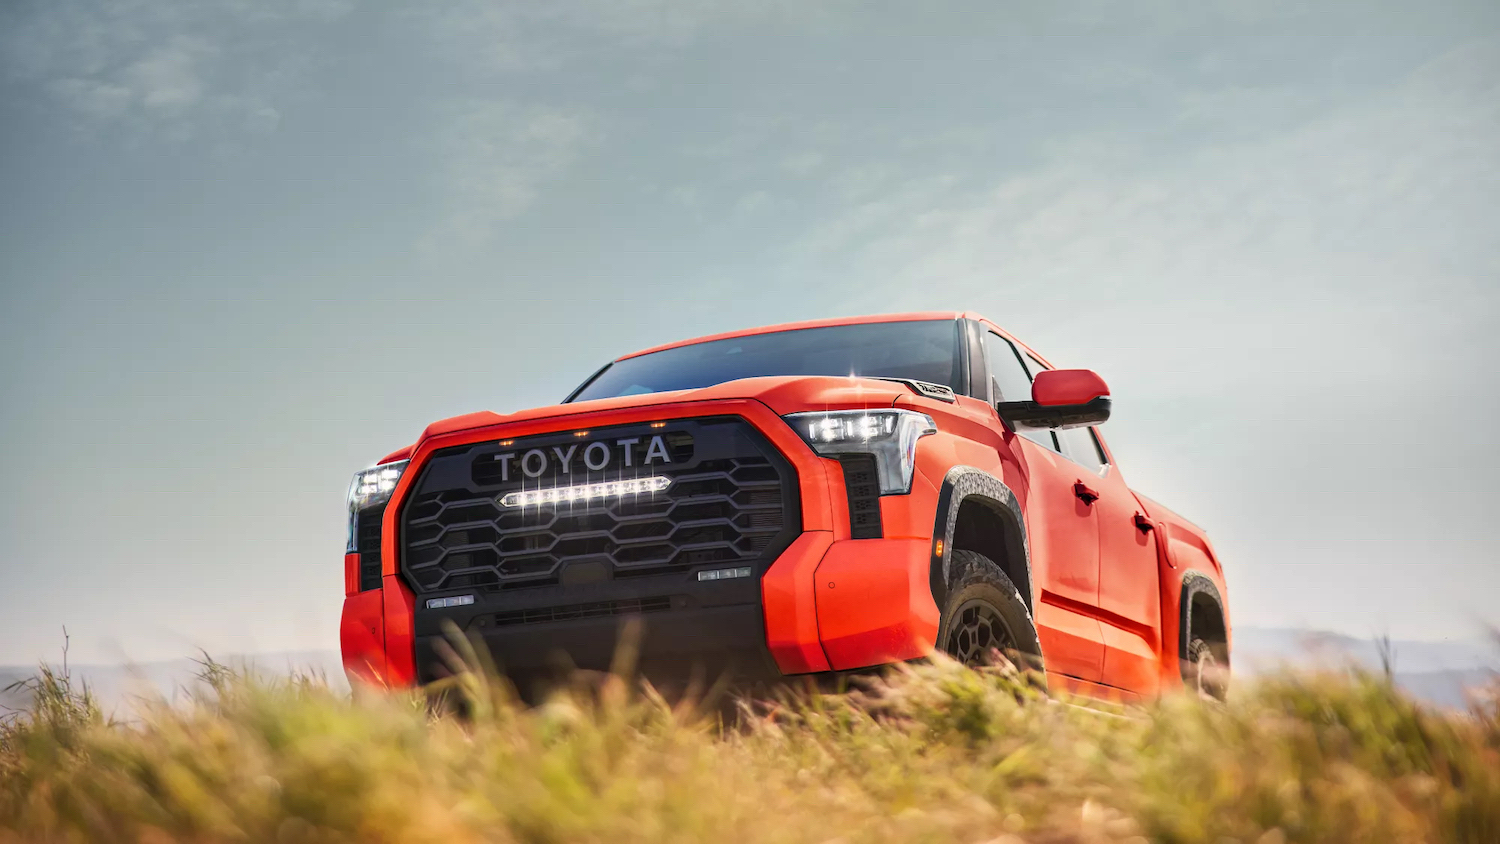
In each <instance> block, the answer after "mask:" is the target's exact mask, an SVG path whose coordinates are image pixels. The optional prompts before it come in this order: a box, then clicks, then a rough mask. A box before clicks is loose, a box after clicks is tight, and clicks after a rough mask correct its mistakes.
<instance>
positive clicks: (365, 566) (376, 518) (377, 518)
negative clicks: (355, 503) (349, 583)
mask: <svg viewBox="0 0 1500 844" xmlns="http://www.w3.org/2000/svg"><path fill="white" fill-rule="evenodd" d="M384 521H385V505H384V504H382V505H380V506H379V507H371V508H370V509H368V510H361V511H359V524H358V525H357V530H358V531H359V532H358V534H357V535H356V542H357V543H358V545H357V546H356V547H358V548H359V591H361V592H368V591H370V590H371V589H379V588H380V525H381V523H382V522H384Z"/></svg>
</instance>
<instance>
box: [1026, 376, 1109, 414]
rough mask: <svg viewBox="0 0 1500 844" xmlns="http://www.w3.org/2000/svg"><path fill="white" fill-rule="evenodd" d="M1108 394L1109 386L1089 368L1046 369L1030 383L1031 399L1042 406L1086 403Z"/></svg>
mask: <svg viewBox="0 0 1500 844" xmlns="http://www.w3.org/2000/svg"><path fill="white" fill-rule="evenodd" d="M1107 395H1109V386H1108V385H1107V384H1105V383H1104V379H1103V378H1100V377H1099V374H1098V373H1096V372H1094V371H1093V370H1091V369H1047V370H1043V371H1041V372H1038V373H1037V374H1036V380H1035V381H1033V382H1032V383H1031V399H1032V401H1034V402H1036V403H1037V404H1039V405H1041V406H1043V407H1059V406H1064V405H1077V404H1088V403H1089V402H1091V401H1093V400H1094V399H1097V398H1099V397H1101V396H1107Z"/></svg>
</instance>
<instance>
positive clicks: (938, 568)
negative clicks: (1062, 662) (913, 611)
mask: <svg viewBox="0 0 1500 844" xmlns="http://www.w3.org/2000/svg"><path fill="white" fill-rule="evenodd" d="M932 533H933V536H934V537H937V538H939V539H941V540H942V542H943V544H942V553H941V554H939V553H936V551H934V553H933V556H932V568H931V573H930V586H931V588H932V599H933V600H934V601H935V602H936V603H937V605H938V608H939V609H941V608H942V607H943V606H944V605H945V604H946V603H947V599H948V592H949V586H950V584H952V583H953V578H954V575H955V572H954V571H953V552H954V551H955V550H958V549H960V548H962V549H966V550H970V551H976V552H978V553H980V554H983V555H984V556H986V557H988V558H990V559H991V560H993V561H994V563H995V565H997V566H999V567H1000V569H1001V570H1002V571H1004V572H1005V575H1006V577H1009V578H1010V579H1011V582H1012V583H1013V584H1015V587H1016V590H1017V591H1018V592H1020V593H1021V597H1022V599H1023V600H1024V601H1025V602H1026V609H1027V610H1028V611H1029V612H1032V613H1035V612H1036V602H1035V584H1034V583H1033V581H1032V577H1031V546H1030V544H1029V543H1028V541H1027V537H1026V519H1025V517H1024V516H1023V515H1022V513H1021V504H1020V502H1019V501H1018V500H1017V498H1016V495H1015V493H1014V492H1012V491H1011V489H1010V487H1008V486H1006V485H1005V482H1004V481H1001V480H1000V479H999V478H997V477H995V476H994V475H991V474H990V473H988V472H986V471H984V470H983V469H978V468H975V467H973V466H955V467H953V468H952V469H949V470H948V474H947V475H945V476H944V478H943V484H942V487H941V488H940V490H939V492H938V506H937V516H936V521H935V523H934V525H933V531H932Z"/></svg>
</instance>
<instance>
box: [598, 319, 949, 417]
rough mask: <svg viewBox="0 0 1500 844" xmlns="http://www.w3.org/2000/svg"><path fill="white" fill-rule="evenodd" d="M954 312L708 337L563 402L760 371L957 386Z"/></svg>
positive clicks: (626, 365) (705, 383) (627, 364)
mask: <svg viewBox="0 0 1500 844" xmlns="http://www.w3.org/2000/svg"><path fill="white" fill-rule="evenodd" d="M958 326H959V323H958V322H957V321H956V320H952V319H943V320H920V321H916V322H867V323H858V324H855V325H834V326H828V327H826V328H802V329H796V330H792V331H774V332H771V333H768V334H752V335H749V336H747V337H731V338H729V339H725V340H710V341H707V342H704V343H694V344H692V345H690V346H678V347H677V348H675V349H664V350H662V351H660V352H652V353H650V354H646V355H640V356H639V357H633V358H627V359H625V360H621V361H616V362H615V363H613V364H611V365H610V366H608V367H606V368H605V369H604V370H603V371H602V372H600V373H599V374H598V375H596V376H594V378H593V380H591V381H589V382H588V383H586V384H584V386H583V387H582V388H580V389H579V390H578V392H577V393H576V394H575V395H574V396H573V397H572V398H570V399H569V401H588V400H589V399H606V398H613V397H615V396H634V395H640V394H642V393H661V392H666V391H668V390H691V389H695V388H698V387H709V386H712V385H714V384H722V383H724V382H725V381H733V380H735V379H737V378H753V377H756V376H759V375H840V376H848V375H864V376H873V377H885V378H910V379H914V380H917V381H929V382H931V383H934V384H942V385H944V386H947V387H950V388H953V389H954V390H956V391H957V390H958V366H959V364H958V333H959V329H958Z"/></svg>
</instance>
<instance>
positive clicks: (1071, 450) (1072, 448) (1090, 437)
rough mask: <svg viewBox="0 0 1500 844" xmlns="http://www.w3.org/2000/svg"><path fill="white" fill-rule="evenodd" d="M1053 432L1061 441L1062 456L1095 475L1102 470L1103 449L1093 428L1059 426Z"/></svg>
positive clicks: (1103, 463) (1103, 462)
mask: <svg viewBox="0 0 1500 844" xmlns="http://www.w3.org/2000/svg"><path fill="white" fill-rule="evenodd" d="M1054 433H1056V434H1057V438H1058V440H1059V441H1061V442H1062V453H1063V456H1064V457H1066V458H1068V459H1069V460H1071V461H1073V462H1074V463H1077V464H1078V465H1080V466H1082V467H1083V468H1085V469H1088V470H1089V471H1090V472H1093V473H1094V474H1096V475H1097V474H1099V473H1100V472H1103V471H1104V465H1105V461H1104V451H1103V449H1101V448H1099V440H1098V439H1097V438H1096V437H1095V436H1094V429H1093V428H1059V429H1058V430H1057V431H1055V432H1054Z"/></svg>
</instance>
